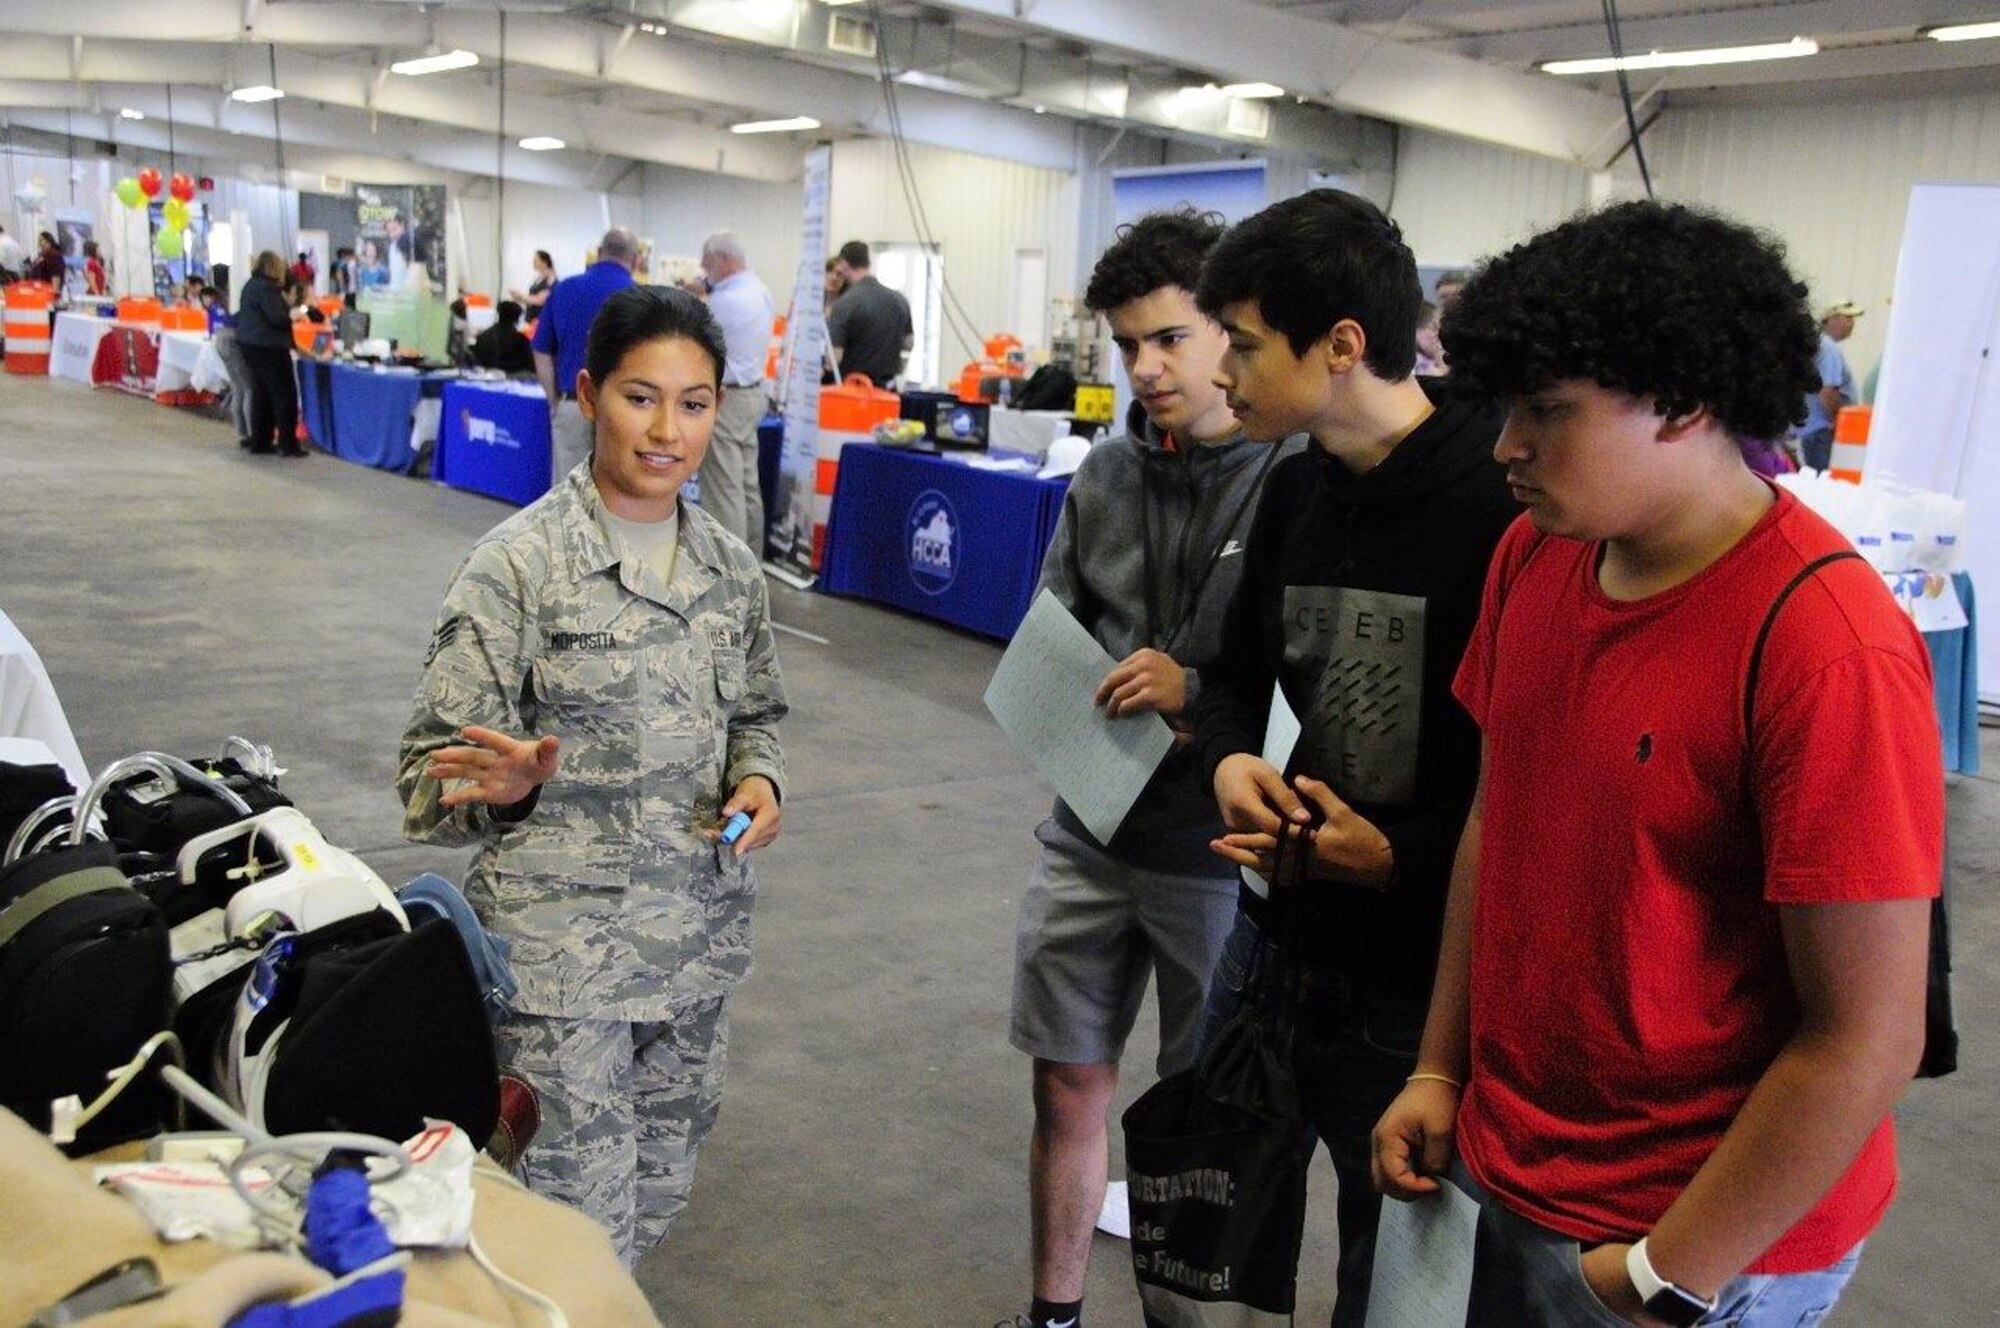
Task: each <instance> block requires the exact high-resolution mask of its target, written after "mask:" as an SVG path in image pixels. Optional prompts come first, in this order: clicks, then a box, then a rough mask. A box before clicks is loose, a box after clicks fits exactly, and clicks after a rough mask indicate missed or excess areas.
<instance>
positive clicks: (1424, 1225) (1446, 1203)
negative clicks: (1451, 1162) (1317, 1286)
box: [1368, 1180, 1479, 1328]
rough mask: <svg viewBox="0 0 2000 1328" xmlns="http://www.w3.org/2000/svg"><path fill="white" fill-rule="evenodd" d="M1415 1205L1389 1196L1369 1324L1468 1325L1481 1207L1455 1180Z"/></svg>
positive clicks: (1385, 1327)
mask: <svg viewBox="0 0 2000 1328" xmlns="http://www.w3.org/2000/svg"><path fill="white" fill-rule="evenodd" d="M1438 1190H1439V1192H1438V1193H1437V1194H1435V1195H1432V1196H1430V1197H1428V1198H1424V1199H1419V1200H1417V1201H1416V1202H1414V1203H1403V1202H1401V1201H1399V1200H1396V1199H1388V1200H1384V1201H1383V1204H1382V1222H1381V1225H1380V1226H1379V1227H1377V1228H1376V1231H1375V1271H1374V1273H1373V1275H1372V1277H1371V1278H1370V1280H1369V1283H1368V1328H1465V1313H1466V1306H1467V1304H1468V1303H1469V1302H1470V1300H1471V1298H1472V1243H1473V1237H1474V1235H1475V1234H1476V1233H1477V1231H1478V1229H1479V1205H1478V1203H1476V1202H1475V1201H1474V1200H1473V1199H1472V1198H1471V1196H1469V1195H1467V1194H1466V1192H1465V1191H1464V1190H1461V1189H1459V1188H1458V1187H1457V1186H1456V1185H1453V1184H1452V1183H1451V1182H1450V1181H1447V1180H1440V1181H1438Z"/></svg>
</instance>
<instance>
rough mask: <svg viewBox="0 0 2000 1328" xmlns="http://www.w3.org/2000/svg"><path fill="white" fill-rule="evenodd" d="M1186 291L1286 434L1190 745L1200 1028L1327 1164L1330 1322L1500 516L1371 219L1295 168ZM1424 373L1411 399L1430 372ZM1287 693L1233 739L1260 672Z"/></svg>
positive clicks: (1438, 919) (1387, 232)
mask: <svg viewBox="0 0 2000 1328" xmlns="http://www.w3.org/2000/svg"><path fill="white" fill-rule="evenodd" d="M1196 299H1197V301H1198V302H1199V304H1200V306H1201V309H1202V311H1203V312H1204V313H1206V314H1208V315H1209V316H1210V317H1212V318H1214V319H1215V320H1216V321H1217V322H1218V323H1220V324H1221V325H1222V328H1223V330H1224V331H1225V332H1226V333H1227V334H1228V337H1229V347H1228V350H1227V351H1226V352H1225V353H1224V355H1223V360H1222V371H1221V374H1220V376H1219V377H1218V378H1217V380H1216V381H1217V382H1218V383H1219V384H1221V385H1222V387H1223V388H1224V390H1225V391H1226V392H1227V393H1228V394H1229V401H1230V405H1231V407H1232V408H1233V409H1234V410H1235V412H1236V417H1237V419H1238V420H1240V421H1241V422H1242V426H1243V432H1244V435H1245V436H1246V437H1249V438H1252V439H1278V438H1283V437H1285V436H1287V435H1289V434H1292V433H1297V432H1305V433H1308V434H1310V435H1311V436H1312V443H1313V445H1312V446H1310V447H1308V448H1307V449H1306V450H1305V452H1304V453H1303V454H1301V455H1299V456H1295V457H1292V458H1290V459H1288V460H1285V461H1282V462H1280V463H1279V464H1278V466H1277V467H1276V469H1274V470H1273V471H1272V472H1271V477H1270V480H1269V482H1268V483H1267V484H1266V485H1265V486H1264V497H1263V501H1262V503H1261V505H1260V507H1259V510H1258V513H1257V519H1256V523H1255V524H1254V525H1253V526H1252V527H1251V530H1250V541H1249V547H1248V549H1247V551H1246V552H1245V554H1244V558H1245V566H1244V568H1243V573H1242V581H1241V583H1240V585H1239V586H1238V588H1237V593H1236V598H1235V600H1234V602H1233V603H1232V605H1231V608H1230V616H1229V619H1228V623H1227V625H1226V626H1225V628H1224V630H1223V633H1222V637H1221V639H1222V640H1223V641H1224V642H1226V643H1227V645H1226V647H1225V649H1224V650H1223V651H1222V653H1221V655H1220V657H1218V658H1217V659H1215V660H1214V661H1212V662H1211V664H1210V665H1209V667H1208V669H1207V670H1205V671H1204V673H1203V675H1202V690H1201V693H1200V695H1199V696H1198V697H1197V698H1196V700H1195V704H1194V718H1195V750H1196V752H1197V754H1198V756H1199V759H1200V760H1201V762H1202V765H1203V768H1204V769H1205V770H1206V772H1207V775H1208V779H1209V784H1210V787H1211V788H1212V790H1213V791H1214V794H1215V798H1216V801H1217V803H1218V804H1220V806H1221V810H1222V820H1223V823H1224V825H1225V826H1227V827H1228V831H1229V833H1227V834H1225V835H1223V836H1222V837H1220V838H1218V839H1217V840H1216V841H1215V842H1214V843H1213V844H1212V845H1211V847H1212V848H1213V849H1214V851H1215V852H1217V853H1218V854H1220V855H1221V856H1222V857H1224V858H1226V859H1228V860H1229V861H1231V862H1234V863H1236V864H1238V865H1239V866H1242V867H1246V868H1249V869H1250V870H1252V871H1253V872H1257V873H1261V875H1262V878H1263V879H1264V880H1270V879H1271V878H1272V876H1273V875H1274V872H1275V862H1274V858H1275V856H1276V853H1277V849H1278V846H1279V843H1280V840H1281V836H1282V837H1283V838H1284V839H1285V841H1286V842H1285V857H1286V870H1285V871H1284V872H1283V873H1282V874H1278V879H1277V880H1276V881H1275V882H1274V883H1273V884H1272V885H1271V886H1270V887H1269V893H1268V897H1266V896H1265V895H1264V894H1261V893H1259V892H1258V891H1257V890H1256V889H1253V888H1251V887H1249V886H1248V885H1246V887H1245V889H1244V890H1243V891H1242V892H1241V893H1240V894H1239V898H1238V902H1239V915H1238V919H1237V924H1236V931H1235V934H1234V935H1232V936H1231V937H1230V939H1229V943H1228V946H1227V947H1226V949H1225V950H1224V952H1223V958H1222V963H1221V966H1220V967H1219V968H1218V969H1217V971H1216V975H1215V980H1214V982H1213V983H1212V984H1211V985H1210V989H1209V1024H1208V1029H1209V1035H1210V1036H1212V1035H1213V1032H1214V1031H1215V1030H1216V1029H1219V1028H1220V1026H1221V1022H1222V1021H1223V1020H1225V1019H1227V1018H1228V1017H1229V1016H1231V1015H1233V1014H1234V1013H1235V1012H1236V1011H1238V1010H1239V1009H1241V1008H1243V1007H1245V1006H1248V1005H1261V1006H1264V1007H1266V1008H1270V1009H1273V1010H1274V1013H1277V1014H1278V1016H1279V1019H1280V1024H1281V1028H1280V1045H1282V1046H1286V1047H1288V1048H1289V1049H1290V1059H1291V1062H1292V1070H1293V1073H1294V1075H1295V1076H1296V1079H1297V1082H1298V1089H1299V1098H1300V1103H1301V1105H1302V1106H1303V1107H1304V1109H1305V1112H1306V1115H1307V1116H1308V1118H1309V1119H1310V1120H1311V1121H1312V1124H1313V1127H1314V1129H1315V1130H1316V1131H1317V1133H1318V1135H1319V1137H1320V1138H1321V1139H1322V1140H1323V1141H1324V1142H1325V1143H1326V1146H1327V1151H1328V1153H1329V1154H1331V1156H1332V1159H1333V1165H1334V1172H1335V1175H1336V1177H1337V1179H1338V1181H1339V1185H1340V1197H1339V1206H1338V1214H1339V1232H1340V1269H1339V1295H1338V1298H1337V1300H1336V1302H1335V1310H1334V1318H1333V1322H1334V1324H1335V1325H1336V1328H1343V1326H1344V1325H1359V1324H1361V1323H1362V1322H1363V1321H1364V1319H1365V1317H1366V1313H1367V1301H1368V1279H1369V1274H1370V1270H1371V1269H1372V1267H1373V1264H1374V1248H1375V1226H1376V1221H1377V1218H1378V1217H1379V1215H1380V1213H1381V1199H1380V1197H1379V1196H1378V1195H1377V1194H1376V1193H1375V1191H1374V1189H1373V1188H1372V1186H1371V1185H1370V1181H1369V1161H1370V1147H1369V1131H1370V1130H1371V1129H1372V1128H1373V1126H1374V1124H1375V1122H1376V1120H1377V1119H1378V1118H1380V1116H1381V1114H1382V1111H1383V1110H1384V1109H1385V1108H1386V1107H1387V1106H1388V1104H1389V1103H1390V1102H1391V1101H1392V1100H1393V1099H1394V1098H1395V1096H1396V1094H1397V1093H1398V1092H1399V1091H1401V1089H1402V1087H1403V1083H1404V1080H1405V1079H1406V1078H1407V1076H1409V1075H1410V1074H1411V1073H1413V1072H1414V1071H1415V1069H1416V1054H1417V1044H1418V1041H1419V1039H1420V1038H1421V1037H1422V1035H1423V1028H1424V1015H1425V1011H1426V1009H1427V1007H1428V1004H1429V1000H1430V989H1431V977H1432V974H1433V972H1434V971H1435V969H1436V965H1437V947H1438V938H1439V935H1440V932H1441V929H1442V925H1443V910H1444V898H1445V888H1446V885H1447V883H1448V881H1449V878H1450V869H1451V856H1452V848H1453V846H1454V845H1455V844H1456V843H1457V842H1458V836H1459V831H1460V830H1461V829H1462V827H1463V825H1464V822H1465V817H1466V814H1467V812H1468V810H1469V809H1470V807H1471V803H1472V795H1473V789H1474V786H1475V785H1476V783H1477V781H1478V776H1479V734H1478V732H1477V730H1476V729H1475V728H1474V727H1473V724H1472V720H1471V719H1470V718H1469V717H1468V716H1467V715H1466V714H1465V712H1464V711H1463V710H1462V709H1460V707H1459V705H1458V702H1457V701H1456V700H1454V699H1453V697H1452V695H1451V681H1452V677H1453V675H1454V674H1455V673H1456V671H1457V669H1458V663H1459V659H1460V657H1461V656H1462V655H1463V654H1464V653H1465V645H1466V641H1467V639H1468V638H1469V636H1470V634H1471V631H1472V625H1473V623H1474V621H1475V620H1476V618H1477V616H1478V611H1479V603H1480V595H1481V591H1482V589H1483V587H1484V584H1485V580H1486V567H1487V564H1488V562H1489V561H1491V557H1492V553H1493V549H1494V547H1495V545H1496V544H1497V543H1498V542H1499V539H1500V536H1501V534H1502V532H1504V531H1505V530H1506V528H1507V526H1508V524H1509V523H1510V522H1511V521H1512V520H1513V519H1514V517H1515V516H1516V515H1517V514H1518V508H1517V507H1516V505H1515V503H1514V501H1513V499H1512V498H1511V497H1510V496H1509V494H1508V491H1507V487H1506V483H1505V477H1504V475H1503V474H1502V472H1501V469H1500V467H1499V466H1498V465H1496V464H1495V463H1494V460H1493V455H1492V452H1493V445H1494V442H1495V440H1496V439H1497V438H1498V436H1499V433H1500V426H1501V423H1502V421H1503V416H1502V413H1501V412H1500V411H1499V410H1498V409H1497V408H1495V407H1493V406H1491V405H1488V404H1487V403H1484V402H1478V401H1472V400H1467V399H1461V398H1458V397H1454V396H1452V395H1450V394H1449V391H1448V389H1447V388H1446V387H1445V386H1444V385H1443V384H1439V385H1437V386H1435V387H1434V388H1427V387H1426V386H1425V385H1423V384H1420V383H1419V382H1418V381H1417V380H1416V378H1415V377H1414V376H1413V374H1412V370H1413V369H1414V368H1415V361H1416V329H1417V310H1418V305H1419V303H1420V301H1421V300H1422V292H1421V289H1420V287H1419V285H1418V282H1417V268H1416V260H1415V258H1414V256H1413V255H1412V254H1411V252H1410V249H1409V246H1407V245H1406V244H1404V243H1403V237H1402V233H1401V231H1399V230H1398V229H1397V227H1396V225H1395V223H1394V222H1392V221H1390V220H1389V219H1388V218H1387V217H1386V216H1384V215H1383V214H1382V213H1381V211H1380V210H1379V209H1377V208H1376V207H1375V206H1374V205H1373V204H1372V203H1369V202H1368V201H1366V200H1365V199H1362V198H1358V197H1356V196H1354V195H1352V194H1346V193H1341V192H1339V191H1337V190H1332V189H1319V190H1314V191H1313V192H1311V193H1307V194H1303V195H1300V196H1299V197H1297V198H1291V199H1287V200H1285V201H1284V202H1282V203H1278V204H1275V205H1273V206H1272V207H1269V208H1266V209H1265V210H1264V211H1263V212H1261V213H1258V214H1257V215H1256V216H1254V217H1252V218H1250V219H1249V220H1247V221H1245V222H1243V223H1241V224H1240V225H1238V226H1236V227H1235V228H1234V229H1232V230H1231V231H1230V232H1229V233H1228V234H1227V235H1225V236H1224V237H1223V239H1222V241H1221V243H1219V244H1218V245H1217V246H1216V247H1215V249H1214V250H1213V251H1212V252H1211V253H1210V254H1209V257H1208V261H1207V264H1206V265H1205V266H1204V268H1203V270H1202V278H1201V286H1200V288H1199V289H1198V290H1197V292H1196ZM1433 392H1435V394H1436V395H1435V396H1434V395H1433ZM1274 680H1275V681H1276V682H1277V683H1278V685H1279V686H1280V687H1281V688H1282V689H1283V692H1284V697H1285V700H1286V702H1287V703H1288V704H1289V705H1290V707H1291V709H1292V710H1293V711H1294V712H1295V713H1296V714H1297V715H1298V716H1299V718H1300V721H1301V725H1302V728H1301V733H1300V736H1299V739H1298V743H1297V745H1296V746H1295V748H1294V749H1293V751H1292V753H1291V756H1290V759H1289V762H1288V763H1287V764H1286V766H1285V768H1284V770H1282V771H1280V770H1279V768H1278V767H1277V766H1274V765H1272V764H1271V763H1270V762H1268V761H1266V760H1264V759H1263V757H1262V756H1260V755H1259V754H1258V753H1259V749H1260V748H1261V746H1262V743H1263V736H1264V732H1265V721H1266V713H1267V706H1268V704H1269V702H1270V700H1271V694H1272V683H1273V681H1274Z"/></svg>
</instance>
